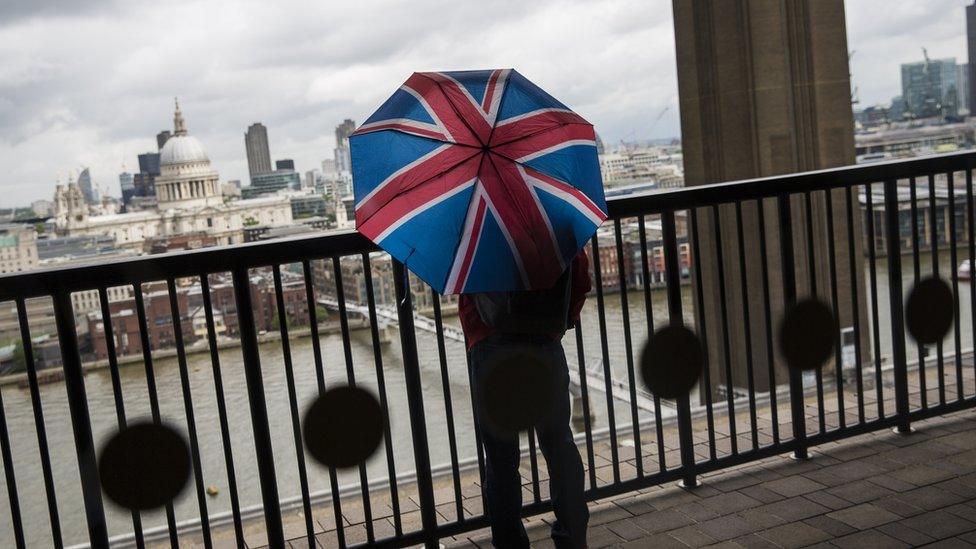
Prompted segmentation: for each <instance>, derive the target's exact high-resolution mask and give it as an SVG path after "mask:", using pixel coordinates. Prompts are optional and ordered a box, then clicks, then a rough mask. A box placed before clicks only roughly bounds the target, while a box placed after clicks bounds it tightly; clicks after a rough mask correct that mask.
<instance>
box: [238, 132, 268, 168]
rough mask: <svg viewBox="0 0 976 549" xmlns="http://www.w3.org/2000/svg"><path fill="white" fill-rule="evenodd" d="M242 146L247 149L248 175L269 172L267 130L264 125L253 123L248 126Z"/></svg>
mask: <svg viewBox="0 0 976 549" xmlns="http://www.w3.org/2000/svg"><path fill="white" fill-rule="evenodd" d="M244 146H245V148H246V149H247V171H248V173H249V174H250V175H252V176H254V175H257V174H259V173H268V172H270V171H271V149H270V148H269V147H268V128H265V127H264V124H262V123H260V122H255V123H254V124H251V125H250V126H248V128H247V133H245V134H244Z"/></svg>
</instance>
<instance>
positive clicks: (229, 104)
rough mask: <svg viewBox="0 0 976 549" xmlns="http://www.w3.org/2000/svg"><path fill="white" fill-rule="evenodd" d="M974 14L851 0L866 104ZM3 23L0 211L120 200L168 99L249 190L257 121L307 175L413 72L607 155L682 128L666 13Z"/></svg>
mask: <svg viewBox="0 0 976 549" xmlns="http://www.w3.org/2000/svg"><path fill="white" fill-rule="evenodd" d="M965 3H966V2H965V1H964V0H930V1H928V2H925V3H920V2H888V1H884V0H848V2H847V19H848V37H849V47H850V49H856V50H857V52H856V53H855V55H854V58H853V60H852V71H853V76H854V81H855V84H856V85H858V87H859V90H860V95H861V100H862V102H865V103H866V102H875V101H882V100H887V99H889V98H890V97H891V96H892V95H896V94H897V93H899V83H898V79H899V72H898V64H899V63H900V62H903V61H911V60H916V59H918V58H920V57H921V50H920V47H921V46H926V47H928V51H929V54H930V55H931V56H932V57H947V56H953V55H954V56H956V57H957V59H958V60H960V61H962V60H964V59H965V18H964V16H963V11H962V10H963V6H964V5H965ZM0 21H2V23H0V164H2V165H3V166H4V171H3V174H2V175H0V197H2V198H0V206H12V205H19V204H26V203H28V202H29V201H30V200H32V199H36V198H42V197H45V198H46V197H49V196H50V194H51V192H52V191H53V187H54V184H55V181H56V179H57V177H58V174H59V173H66V172H67V171H69V170H77V169H78V168H79V167H80V166H83V165H84V166H90V167H91V169H92V174H93V177H94V179H95V181H96V182H98V183H99V184H101V185H103V186H106V187H108V188H110V190H111V192H112V193H114V194H117V193H118V182H117V181H118V180H117V174H118V172H119V171H120V169H121V166H122V164H123V162H124V163H125V164H126V165H127V166H128V167H129V169H132V167H133V166H134V165H135V163H136V155H137V154H138V153H141V152H145V151H148V150H152V149H154V148H155V134H156V132H158V131H160V130H162V129H166V128H170V127H171V125H172V101H173V96H179V97H180V104H181V106H182V108H183V111H184V113H185V115H186V117H187V122H188V125H189V129H190V132H191V133H193V134H194V135H195V136H197V137H198V138H200V140H201V141H202V142H203V143H204V145H205V146H206V147H207V149H208V151H209V154H210V157H211V159H212V161H213V163H214V166H215V168H216V169H217V170H218V171H219V172H220V174H221V177H222V178H223V179H242V180H244V181H246V179H247V177H246V175H247V166H246V160H245V151H244V140H243V134H244V131H245V130H246V128H247V126H248V125H249V124H251V123H253V122H256V121H260V122H263V123H264V124H265V125H266V126H267V127H268V133H269V139H270V142H271V148H272V156H273V158H293V159H294V160H295V162H296V167H297V168H298V169H299V170H300V171H305V170H309V169H313V168H315V167H317V166H319V164H320V162H321V160H322V159H324V158H329V157H331V156H332V148H333V146H334V143H333V129H334V127H335V126H336V125H337V124H338V123H339V122H341V121H342V120H343V119H345V118H353V119H355V120H357V121H362V120H363V119H364V118H365V117H367V116H368V115H369V114H370V113H371V112H372V110H373V109H374V108H375V107H376V106H377V105H378V104H379V103H380V102H381V101H382V100H383V99H384V98H385V97H386V96H387V95H388V94H390V93H391V92H392V91H393V90H394V89H395V88H396V87H397V86H398V85H399V84H400V83H401V82H402V81H403V80H404V79H405V78H406V77H407V76H409V74H410V73H411V72H413V71H415V70H430V69H437V70H449V69H468V68H491V67H515V68H517V69H518V70H519V71H520V72H522V73H523V74H524V75H526V76H527V77H528V78H530V79H531V80H533V81H535V82H537V83H538V84H539V85H540V86H542V87H543V88H545V89H546V90H548V91H550V92H551V93H552V94H553V95H555V96H556V97H557V98H559V99H560V100H562V101H563V102H565V103H566V104H568V105H569V106H571V107H572V108H574V109H576V110H577V111H578V112H579V113H580V114H582V115H583V116H584V117H586V118H587V119H588V120H590V121H591V122H592V123H594V124H595V125H596V127H597V131H598V132H599V133H600V135H601V136H602V138H603V139H604V141H605V142H607V143H613V142H616V141H618V140H620V139H635V138H649V137H669V136H676V135H678V133H679V131H680V129H679V116H678V105H677V79H676V74H675V60H674V59H675V57H674V31H673V23H672V20H671V1H670V0H558V1H557V0H538V1H535V2H524V0H495V1H493V2H491V3H488V4H486V3H483V2H440V1H433V0H414V1H412V2H402V1H394V0H389V1H377V0H357V1H355V2H302V1H300V0H281V1H278V2H267V1H258V0H171V1H167V2H159V1H158V0H127V1H125V2H113V1H110V0H103V1H93V0H72V1H70V2H69V1H67V0H63V1H56V2H55V3H51V2H34V1H29V0H13V1H11V0H7V1H6V2H3V3H2V4H0Z"/></svg>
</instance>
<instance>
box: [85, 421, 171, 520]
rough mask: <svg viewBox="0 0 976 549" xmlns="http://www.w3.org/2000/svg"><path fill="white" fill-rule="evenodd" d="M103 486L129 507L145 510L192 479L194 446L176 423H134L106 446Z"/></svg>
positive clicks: (101, 465) (101, 457) (102, 457)
mask: <svg viewBox="0 0 976 549" xmlns="http://www.w3.org/2000/svg"><path fill="white" fill-rule="evenodd" d="M98 475H99V478H100V481H101V485H102V490H103V491H104V492H105V495H106V496H108V498H109V499H111V500H112V501H114V502H115V503H117V504H119V505H120V506H122V507H125V508H126V509H132V510H136V511H145V510H150V509H156V508H158V507H162V506H163V505H166V504H167V503H169V502H171V501H173V499H175V498H176V496H178V495H179V493H180V492H181V491H182V490H183V488H184V487H186V484H187V481H188V480H189V479H190V450H189V448H188V447H187V445H186V441H184V440H183V437H182V436H181V435H180V434H179V433H178V432H177V431H176V430H175V429H173V428H172V427H169V426H167V425H157V424H154V423H149V422H140V423H132V424H129V425H128V426H127V427H125V428H123V429H121V430H120V431H119V432H118V433H116V434H115V436H113V437H112V438H111V439H109V441H108V442H107V443H106V444H105V446H103V447H102V451H101V452H100V454H99V458H98Z"/></svg>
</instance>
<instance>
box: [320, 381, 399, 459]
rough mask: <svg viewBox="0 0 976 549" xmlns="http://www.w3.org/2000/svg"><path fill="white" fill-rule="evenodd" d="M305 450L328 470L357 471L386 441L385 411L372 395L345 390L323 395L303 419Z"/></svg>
mask: <svg viewBox="0 0 976 549" xmlns="http://www.w3.org/2000/svg"><path fill="white" fill-rule="evenodd" d="M302 438H304V439H305V448H307V449H308V453H309V454H311V456H312V457H313V458H315V459H316V460H317V461H318V462H319V463H321V464H323V465H325V466H327V467H336V468H346V467H355V466H356V465H359V464H360V463H362V462H364V461H366V460H367V459H368V458H369V456H371V455H373V452H375V451H376V449H377V448H378V447H379V444H380V440H382V438H383V410H382V409H381V408H380V404H379V401H377V399H376V397H375V396H373V394H372V393H370V392H369V391H366V390H364V389H360V388H359V387H352V386H343V387H335V388H332V389H329V390H328V391H326V392H324V393H322V395H321V396H319V397H318V398H317V399H315V402H313V403H312V405H311V406H309V407H308V409H307V410H306V411H305V417H304V418H303V419H302Z"/></svg>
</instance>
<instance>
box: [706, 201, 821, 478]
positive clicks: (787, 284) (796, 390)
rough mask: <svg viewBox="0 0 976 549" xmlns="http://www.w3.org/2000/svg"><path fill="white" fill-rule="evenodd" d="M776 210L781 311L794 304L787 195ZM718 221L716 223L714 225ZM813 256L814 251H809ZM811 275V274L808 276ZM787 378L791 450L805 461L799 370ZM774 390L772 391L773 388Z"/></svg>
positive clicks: (792, 372) (802, 398)
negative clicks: (794, 446) (791, 431)
mask: <svg viewBox="0 0 976 549" xmlns="http://www.w3.org/2000/svg"><path fill="white" fill-rule="evenodd" d="M776 204H777V206H778V210H779V251H780V259H781V261H782V263H781V265H782V270H783V310H784V311H785V310H788V309H789V308H790V307H791V306H793V305H794V304H796V270H795V269H796V265H795V264H794V258H793V213H792V211H791V210H790V196H789V195H788V194H781V195H779V196H777V197H776ZM717 222H718V221H717V220H716V223H717ZM808 253H813V250H808ZM810 276H813V273H810ZM787 370H789V376H790V417H791V423H792V424H793V440H794V441H795V442H796V444H797V447H796V449H795V450H793V457H794V458H795V459H807V458H808V457H809V454H808V453H807V445H806V441H807V416H806V412H805V408H806V403H805V402H804V397H803V376H802V374H801V373H800V371H799V370H798V369H796V368H793V367H792V366H791V365H789V364H787ZM773 390H774V391H775V390H776V389H775V388H774V389H773Z"/></svg>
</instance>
